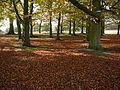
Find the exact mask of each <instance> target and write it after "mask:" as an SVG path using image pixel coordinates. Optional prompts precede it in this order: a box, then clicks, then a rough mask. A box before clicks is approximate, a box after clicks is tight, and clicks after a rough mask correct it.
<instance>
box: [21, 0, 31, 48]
mask: <svg viewBox="0 0 120 90" xmlns="http://www.w3.org/2000/svg"><path fill="white" fill-rule="evenodd" d="M22 41H23V43H22V45H23V46H28V47H29V46H30V35H29V16H28V0H24V18H23V37H22Z"/></svg>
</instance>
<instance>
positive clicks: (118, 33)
mask: <svg viewBox="0 0 120 90" xmlns="http://www.w3.org/2000/svg"><path fill="white" fill-rule="evenodd" d="M117 35H120V25H118V31H117Z"/></svg>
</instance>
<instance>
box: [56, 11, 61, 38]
mask: <svg viewBox="0 0 120 90" xmlns="http://www.w3.org/2000/svg"><path fill="white" fill-rule="evenodd" d="M60 20H61V13H59V18H58V29H57V37H56V40H60Z"/></svg>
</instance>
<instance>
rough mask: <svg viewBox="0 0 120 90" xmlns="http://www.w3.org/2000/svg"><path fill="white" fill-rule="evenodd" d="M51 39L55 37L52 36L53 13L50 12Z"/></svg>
mask: <svg viewBox="0 0 120 90" xmlns="http://www.w3.org/2000/svg"><path fill="white" fill-rule="evenodd" d="M50 38H53V35H52V12H50Z"/></svg>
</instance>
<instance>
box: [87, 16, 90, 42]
mask: <svg viewBox="0 0 120 90" xmlns="http://www.w3.org/2000/svg"><path fill="white" fill-rule="evenodd" d="M89 33H90V17H88V19H87V21H86V35H87V37H86V40H87V41H89V37H90V34H89Z"/></svg>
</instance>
